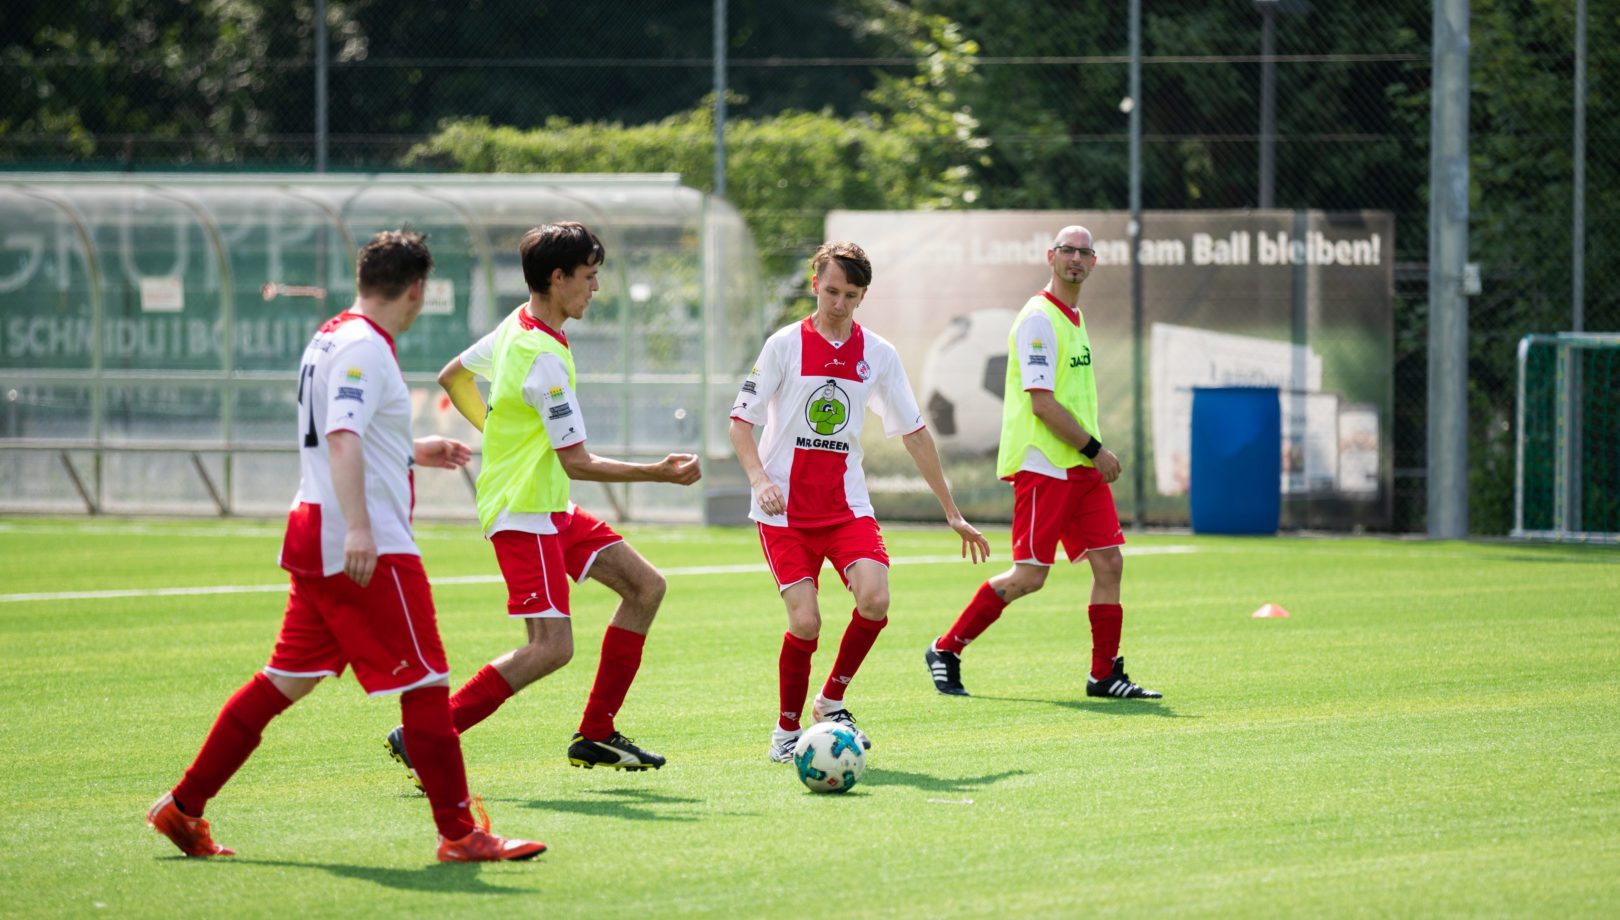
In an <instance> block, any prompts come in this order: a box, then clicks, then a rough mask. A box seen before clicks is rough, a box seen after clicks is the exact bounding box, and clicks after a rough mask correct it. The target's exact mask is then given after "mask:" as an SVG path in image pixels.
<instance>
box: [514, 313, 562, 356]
mask: <svg viewBox="0 0 1620 920" xmlns="http://www.w3.org/2000/svg"><path fill="white" fill-rule="evenodd" d="M518 328H520V329H524V330H529V329H540V330H543V331H544V332H545V333H546V335H549V336H551V337H552V338H554V339H556V340H557V341H559V342H561V343H563V346H564V347H567V345H568V336H566V335H563V333H562V330H561V329H553V328H551V327H550V326H547V325H546V324H545V323H542V322H541V321H539V320H538V319H535V318H534V317H533V316H531V315H530V314H529V308H528V307H518Z"/></svg>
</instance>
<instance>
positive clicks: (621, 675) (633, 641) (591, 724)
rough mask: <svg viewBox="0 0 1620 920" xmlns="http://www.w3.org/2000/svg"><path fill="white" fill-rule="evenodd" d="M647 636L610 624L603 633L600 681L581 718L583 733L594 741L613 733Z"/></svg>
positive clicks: (597, 676)
mask: <svg viewBox="0 0 1620 920" xmlns="http://www.w3.org/2000/svg"><path fill="white" fill-rule="evenodd" d="M646 642H647V637H646V636H643V635H642V634H640V633H634V632H631V631H630V630H628V629H621V628H620V627H617V626H609V627H608V628H607V632H606V633H603V635H602V659H601V661H599V662H598V663H597V665H596V683H594V684H592V685H591V696H590V699H588V700H586V701H585V715H584V716H582V717H581V718H580V720H579V733H580V734H582V735H584V736H585V737H586V738H589V739H590V740H592V741H605V740H607V739H608V738H609V737H610V736H612V734H613V717H614V716H615V715H617V714H618V712H619V707H620V706H623V705H624V695H625V694H626V693H629V692H630V682H631V681H633V680H635V679H636V670H637V669H639V668H640V667H641V648H642V646H643V645H645V644H646Z"/></svg>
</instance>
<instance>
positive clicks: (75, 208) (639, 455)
mask: <svg viewBox="0 0 1620 920" xmlns="http://www.w3.org/2000/svg"><path fill="white" fill-rule="evenodd" d="M561 220H578V221H581V222H583V223H585V224H586V225H587V226H589V227H590V228H591V229H592V230H593V231H594V232H596V233H597V234H598V235H599V236H600V237H601V238H602V241H603V243H604V244H605V246H606V247H607V261H606V263H605V265H604V267H603V270H602V273H601V277H600V281H601V286H602V287H601V290H600V292H598V294H597V295H596V297H595V299H594V300H593V301H592V305H591V308H590V311H589V312H588V313H587V315H586V316H585V318H584V319H583V320H581V321H577V322H572V323H570V324H569V325H568V327H567V329H566V330H565V331H566V333H567V335H568V341H569V344H570V346H571V347H572V349H573V353H574V357H575V361H576V364H577V366H578V368H579V390H580V398H581V401H582V404H583V409H584V412H585V416H586V419H587V421H588V424H589V426H590V434H591V441H590V447H591V449H592V450H593V451H595V452H598V453H602V454H606V455H610V456H615V457H620V458H624V459H633V460H656V459H659V458H662V457H663V456H664V455H665V454H666V453H669V452H672V451H679V452H690V453H697V454H700V455H701V456H703V457H704V458H705V460H706V462H705V468H706V469H708V468H712V467H714V466H716V465H719V464H724V463H732V462H733V461H731V459H730V445H729V442H728V441H727V438H726V422H727V413H728V410H729V408H730V405H731V398H732V396H733V395H735V392H736V387H737V381H738V379H740V374H741V373H743V372H745V371H746V369H747V365H748V362H749V360H750V359H751V357H752V355H753V352H754V350H755V349H756V348H757V346H758V343H759V342H760V341H762V340H763V339H764V337H765V335H766V334H767V333H768V331H769V330H767V329H765V328H764V326H765V324H766V323H767V321H768V320H767V317H766V311H765V309H764V303H765V300H764V297H763V296H762V283H761V275H760V268H759V259H758V257H757V254H756V252H755V249H754V245H753V241H752V239H751V237H750V236H749V233H748V230H747V228H746V226H745V225H744V223H743V221H742V219H741V217H740V216H739V215H738V213H737V211H736V210H735V209H734V208H732V207H731V206H730V205H729V204H727V203H726V202H724V201H723V200H720V199H718V198H714V197H712V196H709V195H706V194H704V193H702V192H699V191H697V190H695V189H691V188H687V187H685V186H683V185H682V184H681V183H680V180H679V177H678V176H675V175H661V174H649V175H633V174H632V175H626V174H615V175H510V176H465V175H437V174H419V173H418V174H403V175H356V174H349V175H331V176H313V175H296V176H292V175H245V174H230V175H170V174H139V175H132V174H127V173H122V174H87V173H52V174H22V173H18V174H10V175H7V176H5V177H4V178H0V511H5V512H57V513H60V512H89V513H103V512H107V513H120V514H134V513H171V514H172V513H181V514H222V515H224V514H246V515H279V514H282V513H284V512H285V510H286V508H287V505H288V502H289V501H290V499H291V496H292V494H293V492H294V490H295V488H296V485H297V479H298V458H297V453H296V450H297V446H296V444H297V442H296V439H295V431H296V412H295V409H296V397H297V387H296V381H295V375H296V370H297V367H298V362H299V359H300V356H301V355H302V353H303V349H304V346H305V345H306V344H307V342H308V340H309V337H310V336H311V334H312V333H313V332H314V330H315V329H316V327H317V326H318V325H319V324H320V323H321V322H322V321H323V320H325V319H326V318H327V317H329V316H331V315H333V314H335V313H337V312H339V311H341V310H343V309H345V308H346V307H348V305H349V304H350V303H351V301H352V299H353V297H354V255H355V253H356V252H357V250H358V248H359V247H360V246H361V245H363V244H364V243H365V241H366V240H367V239H369V238H370V237H371V236H372V235H373V234H375V233H376V232H378V231H381V230H387V229H397V228H402V227H403V228H409V229H413V230H416V231H419V232H423V233H426V234H427V237H428V244H429V246H430V247H431V248H432V250H433V256H434V260H435V262H436V268H435V270H434V272H433V274H432V276H431V278H430V280H429V285H428V289H427V302H426V304H425V306H424V309H423V315H422V316H421V317H420V319H418V320H417V322H416V325H415V326H414V327H413V328H412V329H411V330H410V331H409V332H408V333H406V334H405V335H404V336H402V337H401V338H400V339H399V341H398V343H397V344H398V355H399V361H400V366H401V368H402V370H403V371H404V374H405V378H406V381H407V383H408V384H409V385H410V387H411V390H412V395H413V402H414V408H415V415H414V421H413V427H414V430H415V433H416V434H417V436H422V435H425V434H443V435H446V436H451V437H456V438H459V439H462V440H465V441H467V442H468V443H470V444H473V445H474V446H475V447H476V445H477V444H478V433H477V432H476V431H475V430H474V429H473V428H472V427H471V426H470V425H468V424H467V423H466V422H465V421H464V420H463V419H462V418H461V417H460V416H459V415H458V414H457V413H456V411H455V409H454V408H452V407H451V406H450V405H449V403H448V400H447V399H445V398H444V397H443V394H442V392H441V391H440V389H439V387H438V385H437V383H436V380H435V378H436V375H437V372H438V370H439V369H440V368H441V367H443V366H444V364H445V363H446V362H448V361H449V360H450V359H451V358H454V357H455V356H456V355H457V354H459V353H460V351H461V350H462V349H463V348H465V347H466V346H467V345H468V344H470V343H471V342H473V341H474V340H476V339H477V338H478V337H480V336H482V335H483V334H485V333H486V332H488V331H489V330H491V329H492V328H494V326H495V324H496V323H497V322H498V321H499V320H500V318H501V317H503V316H504V315H505V314H506V313H507V312H509V311H510V310H512V309H514V308H515V307H517V306H518V305H519V304H520V303H522V302H523V301H525V300H526V299H527V297H528V292H527V287H526V285H525V284H524V281H523V273H522V268H521V265H520V263H519V257H518V241H519V240H520V238H521V237H522V235H523V234H524V232H526V231H527V230H529V229H530V228H531V227H534V226H536V225H538V224H542V223H548V222H555V221H561ZM476 465H477V462H476V460H475V462H474V464H473V466H474V468H476ZM474 471H475V469H474V470H469V471H465V472H466V475H461V474H455V473H448V472H443V471H432V472H431V474H425V475H422V476H418V477H417V513H418V515H425V516H430V517H432V516H438V517H460V518H465V517H469V516H471V514H472V508H473V504H472V473H473V472H474ZM724 481H725V477H714V478H708V477H706V478H705V480H704V481H702V482H700V483H699V484H698V485H697V486H694V487H693V488H690V489H680V488H675V487H672V486H668V485H658V484H640V483H633V484H614V485H605V484H596V483H580V484H578V485H576V487H575V489H574V497H575V500H576V501H578V502H579V503H580V504H582V505H585V506H586V507H590V508H592V509H593V510H594V511H596V512H597V513H600V514H602V515H604V516H606V517H610V518H614V519H619V520H627V519H634V520H654V521H657V520H669V521H699V520H709V519H711V518H712V517H713V516H714V514H713V511H714V509H715V508H717V507H722V506H724V507H726V508H730V507H731V506H733V505H735V504H736V503H737V500H738V496H736V495H735V494H731V493H733V492H735V491H736V489H735V487H734V486H726V485H724V484H723V483H724ZM728 514H729V512H728Z"/></svg>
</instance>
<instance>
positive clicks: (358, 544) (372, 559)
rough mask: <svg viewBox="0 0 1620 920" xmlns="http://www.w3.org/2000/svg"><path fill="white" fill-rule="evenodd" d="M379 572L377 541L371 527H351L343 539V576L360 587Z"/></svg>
mask: <svg viewBox="0 0 1620 920" xmlns="http://www.w3.org/2000/svg"><path fill="white" fill-rule="evenodd" d="M376 571H377V540H376V539H375V538H374V537H372V535H371V528H370V527H350V528H349V531H348V533H347V534H345V535H344V537H343V574H345V575H347V576H349V578H350V579H351V580H352V581H353V582H354V583H355V584H357V585H359V586H360V587H362V588H364V587H365V586H366V585H367V584H369V583H370V582H371V576H372V573H374V572H376Z"/></svg>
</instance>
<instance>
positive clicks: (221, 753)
mask: <svg viewBox="0 0 1620 920" xmlns="http://www.w3.org/2000/svg"><path fill="white" fill-rule="evenodd" d="M291 705H292V700H289V699H287V697H286V696H285V695H284V694H283V693H282V692H281V691H280V690H277V689H276V685H275V684H273V683H271V682H270V675H268V674H266V673H264V672H263V671H260V672H259V673H257V674H255V675H253V679H251V680H249V681H248V682H247V683H245V684H243V685H242V686H241V687H240V688H239V689H238V690H237V691H236V692H235V693H234V694H232V695H231V698H230V699H228V700H226V701H225V705H224V707H222V708H221V709H220V711H219V716H218V717H216V718H215V719H214V727H213V728H211V729H209V730H208V738H207V740H205V741H203V745H202V750H199V751H198V752H197V759H196V760H193V761H192V762H191V766H190V767H188V768H186V775H185V776H184V777H183V778H182V779H181V780H180V784H179V785H177V786H175V787H174V793H173V794H174V800H175V802H176V803H180V802H183V803H185V807H184V808H183V809H181V810H182V811H184V812H185V813H186V814H188V815H190V816H192V817H193V818H200V817H202V813H203V809H204V808H207V807H208V800H209V799H211V798H213V797H214V796H216V795H218V794H219V790H220V789H221V788H223V787H224V785H225V783H226V782H227V781H228V780H230V778H231V777H232V776H234V775H236V771H237V770H240V769H241V768H242V764H244V763H247V759H248V756H249V755H250V754H252V753H253V750H254V748H257V747H258V746H259V739H260V738H262V737H263V736H264V727H265V726H266V725H269V724H270V720H271V719H274V718H275V717H276V716H279V715H281V714H282V713H283V712H286V711H287V707H288V706H291Z"/></svg>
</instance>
